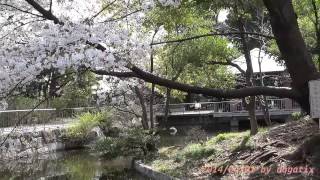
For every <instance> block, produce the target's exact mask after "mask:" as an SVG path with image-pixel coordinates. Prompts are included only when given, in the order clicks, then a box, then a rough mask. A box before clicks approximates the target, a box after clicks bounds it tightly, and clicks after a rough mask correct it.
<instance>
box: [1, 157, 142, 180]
mask: <svg viewBox="0 0 320 180" xmlns="http://www.w3.org/2000/svg"><path fill="white" fill-rule="evenodd" d="M130 166H131V160H130V158H119V159H115V160H112V161H106V160H102V159H101V158H99V157H98V156H97V155H94V154H91V153H89V152H88V151H68V152H61V153H54V154H49V155H46V156H42V157H37V158H34V159H27V160H17V161H10V162H1V164H0V179H3V180H35V179H39V180H40V179H41V180H91V179H92V180H107V179H108V180H109V179H139V180H140V179H145V178H143V177H142V176H140V175H139V174H137V173H135V172H134V171H132V170H129V169H130Z"/></svg>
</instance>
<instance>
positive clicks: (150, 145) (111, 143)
mask: <svg viewBox="0 0 320 180" xmlns="http://www.w3.org/2000/svg"><path fill="white" fill-rule="evenodd" d="M158 143H159V136H154V135H152V134H151V133H149V132H147V131H144V130H142V129H138V128H134V129H127V130H125V131H124V132H122V133H121V134H120V135H119V137H107V138H106V139H104V140H101V141H99V142H98V143H97V145H96V149H97V150H98V151H101V152H102V153H103V154H105V156H106V157H108V158H114V157H117V156H145V155H147V154H148V153H149V152H154V151H156V150H157V149H156V147H157V144H158Z"/></svg>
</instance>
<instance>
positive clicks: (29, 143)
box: [0, 128, 101, 160]
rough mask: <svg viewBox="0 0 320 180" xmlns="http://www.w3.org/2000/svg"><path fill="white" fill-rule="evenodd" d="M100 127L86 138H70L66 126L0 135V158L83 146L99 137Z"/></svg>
mask: <svg viewBox="0 0 320 180" xmlns="http://www.w3.org/2000/svg"><path fill="white" fill-rule="evenodd" d="M99 130H100V129H99V128H94V129H93V130H92V131H91V132H90V133H89V137H88V138H86V139H75V138H68V136H67V135H66V132H67V130H66V128H57V129H48V130H40V131H33V132H13V133H10V134H9V135H8V134H2V135H0V145H1V143H2V142H3V141H4V140H5V139H6V138H7V139H6V140H5V142H4V144H3V145H2V146H1V147H0V160H12V159H20V158H26V157H32V156H34V155H37V154H46V153H50V152H55V151H59V150H66V149H75V148H81V147H83V146H84V145H85V144H86V143H88V141H92V140H94V139H96V138H98V136H99V134H101V133H99Z"/></svg>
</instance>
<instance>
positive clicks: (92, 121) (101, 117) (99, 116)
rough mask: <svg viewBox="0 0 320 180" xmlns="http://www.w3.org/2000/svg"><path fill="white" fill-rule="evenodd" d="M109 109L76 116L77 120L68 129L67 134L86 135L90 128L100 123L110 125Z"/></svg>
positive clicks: (74, 135) (73, 135) (72, 135)
mask: <svg viewBox="0 0 320 180" xmlns="http://www.w3.org/2000/svg"><path fill="white" fill-rule="evenodd" d="M111 114H112V112H111V111H103V112H96V113H91V112H86V113H83V114H81V115H79V116H77V117H76V119H77V121H76V122H74V123H73V124H72V125H71V127H70V128H69V129H68V135H69V136H71V137H83V138H85V137H87V136H88V133H89V132H90V130H91V129H92V128H94V127H97V126H99V125H101V124H103V125H104V126H107V127H111V124H112V121H111V118H110V117H111Z"/></svg>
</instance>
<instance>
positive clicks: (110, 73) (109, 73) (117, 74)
mask: <svg viewBox="0 0 320 180" xmlns="http://www.w3.org/2000/svg"><path fill="white" fill-rule="evenodd" d="M90 71H91V72H93V73H95V74H98V75H107V76H115V77H118V78H133V77H138V76H137V75H136V74H135V73H134V72H116V71H105V70H94V69H91V70H90Z"/></svg>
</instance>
